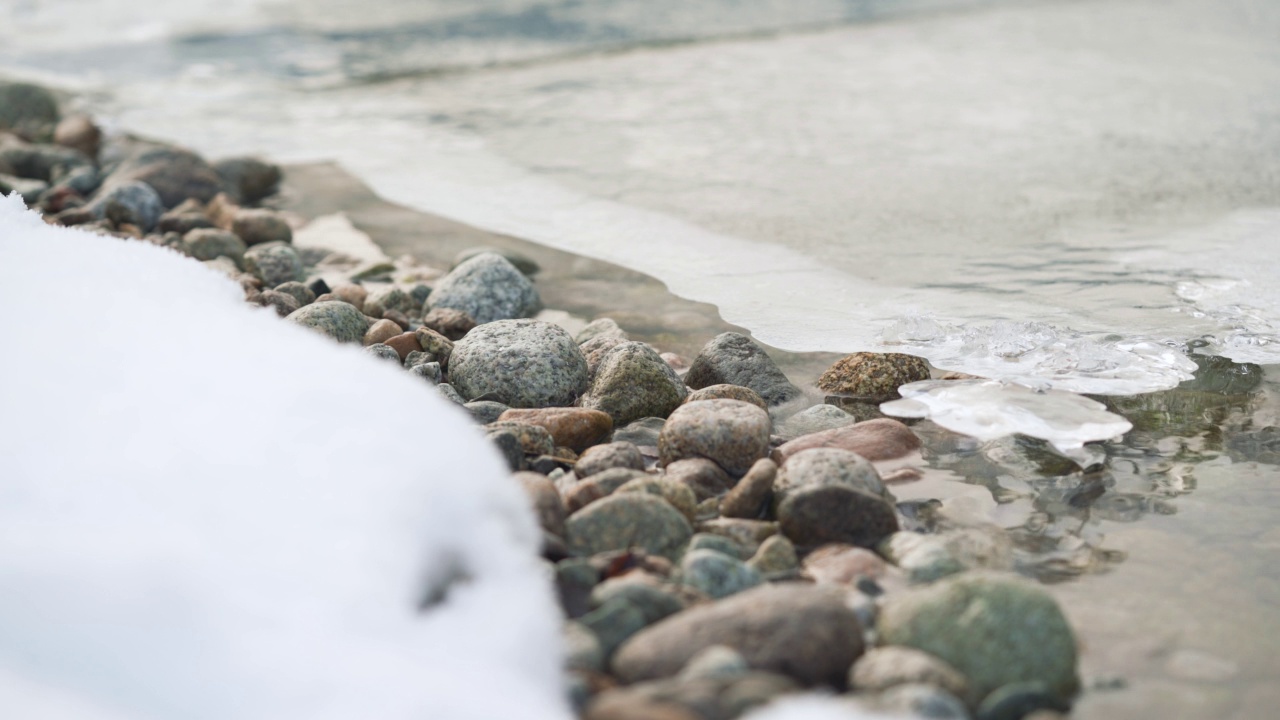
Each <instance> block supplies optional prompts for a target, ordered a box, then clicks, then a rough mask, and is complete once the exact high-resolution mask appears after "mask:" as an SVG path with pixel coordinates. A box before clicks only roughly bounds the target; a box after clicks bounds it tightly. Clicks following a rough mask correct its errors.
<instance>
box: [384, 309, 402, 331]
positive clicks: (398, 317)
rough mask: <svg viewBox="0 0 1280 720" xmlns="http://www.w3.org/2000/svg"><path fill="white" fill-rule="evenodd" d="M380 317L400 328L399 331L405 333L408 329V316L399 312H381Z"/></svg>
mask: <svg viewBox="0 0 1280 720" xmlns="http://www.w3.org/2000/svg"><path fill="white" fill-rule="evenodd" d="M382 317H383V319H384V320H390V321H391V322H393V323H395V324H396V325H398V326H400V329H401V330H405V331H407V330H408V329H409V316H407V315H405V314H404V313H402V312H400V311H399V310H383V311H382Z"/></svg>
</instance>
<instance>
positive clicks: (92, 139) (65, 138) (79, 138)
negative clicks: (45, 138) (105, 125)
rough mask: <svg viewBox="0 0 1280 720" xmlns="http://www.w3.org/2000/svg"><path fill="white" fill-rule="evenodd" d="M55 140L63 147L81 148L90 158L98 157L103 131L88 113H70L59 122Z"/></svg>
mask: <svg viewBox="0 0 1280 720" xmlns="http://www.w3.org/2000/svg"><path fill="white" fill-rule="evenodd" d="M53 141H54V142H55V143H57V144H59V145H61V146H63V147H69V148H71V149H73V150H79V151H80V152H82V153H84V154H85V155H87V156H89V157H90V158H96V157H98V147H99V146H100V145H101V143H102V131H101V130H99V129H98V126H97V125H94V124H93V120H91V119H90V118H89V116H87V115H70V116H68V117H65V118H63V119H62V121H61V122H59V123H58V127H57V128H56V129H54V131H53Z"/></svg>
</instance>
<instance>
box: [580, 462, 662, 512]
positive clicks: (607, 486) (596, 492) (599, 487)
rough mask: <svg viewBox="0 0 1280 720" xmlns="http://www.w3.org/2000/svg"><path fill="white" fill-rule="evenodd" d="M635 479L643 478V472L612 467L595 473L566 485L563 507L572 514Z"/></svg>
mask: <svg viewBox="0 0 1280 720" xmlns="http://www.w3.org/2000/svg"><path fill="white" fill-rule="evenodd" d="M636 479H645V475H644V473H641V472H638V471H636V470H627V469H625V468H613V469H611V470H605V471H604V472H602V473H597V474H595V475H593V476H591V477H589V478H587V479H586V480H581V481H579V482H577V483H575V484H573V485H570V486H568V488H567V489H566V490H565V491H564V504H565V507H566V508H567V509H568V511H569V514H570V515H572V514H573V513H576V512H578V511H579V510H581V509H582V508H584V507H586V506H587V505H590V504H591V503H593V502H595V501H596V500H599V499H600V498H603V497H606V496H608V495H610V494H612V493H613V492H614V491H615V490H618V489H619V488H621V487H622V486H624V485H626V484H627V483H629V482H631V481H633V480H636Z"/></svg>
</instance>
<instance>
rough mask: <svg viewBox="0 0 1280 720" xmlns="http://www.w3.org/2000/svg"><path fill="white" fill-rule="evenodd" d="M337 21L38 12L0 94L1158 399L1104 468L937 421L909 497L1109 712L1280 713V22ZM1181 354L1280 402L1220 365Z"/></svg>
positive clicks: (840, 326)
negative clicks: (39, 97)
mask: <svg viewBox="0 0 1280 720" xmlns="http://www.w3.org/2000/svg"><path fill="white" fill-rule="evenodd" d="M347 5H348V4H347V3H340V2H337V0H310V1H309V2H302V1H301V0H293V1H284V0H281V1H277V2H272V1H270V0H261V1H258V0H232V1H230V2H219V3H216V4H215V3H209V4H202V3H197V2H191V3H171V4H169V5H166V6H163V7H155V8H143V9H140V8H138V7H137V4H136V3H131V2H125V0H118V1H116V2H99V3H94V4H93V5H92V6H91V7H88V8H81V7H79V6H78V4H77V3H75V2H72V0H56V1H53V2H49V1H47V0H45V1H42V0H19V2H17V3H16V4H14V5H12V6H11V9H10V10H8V12H9V13H10V16H9V20H10V22H8V23H0V70H5V71H8V72H14V73H18V74H23V75H26V76H29V77H35V78H38V79H48V80H54V81H57V82H60V83H63V84H65V85H67V86H68V87H70V88H73V89H75V90H77V91H79V92H80V93H81V98H82V100H81V102H83V103H85V104H86V106H87V107H90V108H92V109H93V110H95V111H96V112H99V113H104V114H105V115H106V116H107V117H108V118H109V119H110V120H111V121H112V122H113V123H114V124H115V126H116V127H121V128H128V129H130V130H134V131H138V132H142V133H147V134H153V135H158V136H161V137H165V138H169V139H173V140H176V141H179V142H183V143H186V144H189V145H191V146H193V147H195V148H196V149H198V150H200V151H202V152H205V153H207V154H211V155H220V154H230V153H239V152H262V153H264V154H268V155H270V156H272V157H274V158H278V159H283V160H293V161H307V160H319V159H331V160H336V161H338V162H340V163H341V164H342V165H343V166H344V167H345V168H347V169H349V170H351V171H352V172H354V173H355V174H356V175H358V176H359V177H360V178H361V179H362V180H364V181H365V182H366V183H368V184H369V185H370V186H371V187H372V188H373V189H374V190H375V191H376V192H377V193H378V194H379V195H380V196H382V197H383V198H386V199H389V200H392V201H395V202H398V203H401V204H403V205H405V206H408V207H410V208H414V209H417V210H421V211H427V212H431V213H435V214H437V215H441V216H445V217H448V218H453V219H456V220H460V221H463V222H465V223H469V224H471V225H474V226H477V227H480V228H485V229H488V230H492V231H497V232H500V233H506V234H508V235H511V236H514V237H518V238H525V239H529V240H533V241H537V242H539V243H543V244H545V245H547V246H550V247H553V248H558V249H560V250H564V251H568V252H571V253H577V254H580V255H585V256H589V257H592V258H598V259H601V260H605V261H609V262H612V263H616V264H618V265H621V266H624V267H626V268H629V269H631V270H634V271H640V272H643V273H648V274H649V275H652V276H653V277H655V278H657V279H658V280H660V281H661V282H662V283H665V284H666V286H667V287H668V288H670V289H671V291H673V292H674V293H676V294H677V295H680V296H683V297H685V298H691V299H693V300H697V301H701V302H704V303H711V304H713V305H714V306H715V307H717V308H718V309H719V312H720V315H722V316H723V319H724V320H725V321H728V322H729V323H733V324H736V325H739V326H742V327H745V328H747V329H749V330H750V331H751V332H752V333H753V334H754V335H755V336H756V337H757V338H760V339H761V340H763V341H765V342H768V343H770V344H771V345H773V346H776V347H779V348H782V349H784V350H791V351H819V350H820V351H831V352H847V351H853V350H861V349H896V350H901V351H904V352H910V353H913V354H918V355H922V356H925V357H928V358H929V359H930V360H931V361H932V362H933V364H934V365H935V366H936V367H938V368H941V369H951V370H961V371H966V372H971V373H974V374H979V375H983V376H986V377H993V378H1000V379H1004V380H1010V381H1015V382H1018V383H1022V384H1025V385H1028V386H1031V387H1034V388H1040V389H1048V388H1054V389H1058V390H1065V391H1072V392H1083V393H1090V394H1093V395H1112V396H1125V395H1132V394H1134V393H1147V394H1144V395H1138V396H1136V397H1112V398H1109V399H1106V402H1107V403H1108V405H1109V406H1110V407H1109V409H1110V410H1111V411H1113V412H1115V413H1118V414H1120V415H1122V416H1124V417H1125V418H1126V419H1127V420H1129V421H1130V422H1132V423H1133V424H1134V425H1135V428H1134V430H1132V431H1131V432H1129V433H1128V434H1126V435H1125V436H1124V438H1123V439H1120V440H1111V441H1106V442H1102V443H1091V444H1089V445H1086V446H1085V449H1086V450H1087V451H1088V452H1089V453H1091V454H1092V455H1091V457H1092V458H1093V460H1095V461H1096V464H1097V467H1096V468H1091V467H1087V466H1088V465H1089V464H1090V461H1089V460H1087V459H1086V460H1081V458H1080V457H1076V460H1077V461H1081V462H1082V463H1083V464H1084V465H1085V466H1086V469H1087V470H1089V471H1088V472H1085V471H1083V470H1081V467H1080V465H1079V464H1076V463H1074V462H1072V461H1071V460H1068V459H1066V458H1064V457H1063V456H1062V455H1061V454H1060V453H1056V452H1053V451H1052V450H1051V449H1050V447H1049V446H1047V445H1045V444H1044V443H1040V442H1038V441H1032V440H1028V439H1026V438H1025V437H1021V436H1019V437H1017V438H1005V439H1000V440H992V441H989V442H986V443H978V442H976V441H972V440H965V439H963V438H961V437H960V436H956V435H953V434H951V433H949V432H947V431H945V430H942V429H941V428H938V427H936V426H934V425H933V424H932V423H930V422H927V421H926V422H923V423H921V424H920V425H918V426H917V427H918V428H920V429H921V430H922V432H923V433H924V434H925V435H926V437H927V438H928V439H929V443H928V447H929V452H928V453H927V455H926V460H927V461H928V463H929V470H928V471H927V473H926V478H925V480H924V481H922V482H921V483H917V484H915V485H914V486H907V487H906V488H904V492H906V494H907V495H909V496H911V497H926V496H927V497H937V498H939V499H941V500H943V506H944V507H947V508H949V509H950V510H951V511H952V512H953V513H956V514H960V515H964V516H965V517H967V518H968V519H969V520H971V521H976V520H983V521H995V522H997V523H998V524H1000V525H1002V526H1003V527H1006V528H1008V529H1009V530H1010V533H1011V535H1012V537H1014V539H1015V541H1016V542H1017V544H1018V547H1019V550H1020V556H1019V557H1020V562H1021V566H1022V567H1021V569H1022V570H1023V571H1024V572H1027V573H1029V574H1032V575H1035V576H1037V577H1040V578H1041V579H1043V580H1045V581H1046V582H1051V583H1054V584H1053V588H1054V592H1055V593H1057V594H1058V595H1059V597H1060V598H1061V599H1063V601H1064V603H1065V605H1066V607H1067V610H1068V613H1069V614H1070V615H1071V616H1072V619H1073V621H1074V622H1075V624H1076V626H1077V628H1079V630H1080V632H1081V635H1082V637H1083V639H1084V642H1085V652H1084V655H1083V667H1084V671H1085V674H1086V679H1087V680H1088V681H1090V682H1102V683H1103V684H1104V685H1105V684H1106V682H1107V678H1111V677H1116V676H1119V677H1122V678H1124V680H1125V683H1126V684H1127V687H1126V688H1124V689H1118V690H1105V691H1104V690H1095V691H1091V692H1089V693H1088V694H1087V695H1086V696H1085V699H1084V700H1083V701H1082V703H1081V707H1080V709H1079V713H1080V714H1081V715H1082V716H1087V717H1099V718H1102V717H1147V716H1152V715H1160V714H1165V715H1170V716H1179V717H1233V716H1234V717H1241V718H1244V717H1257V716H1259V715H1263V714H1266V713H1262V712H1260V710H1259V709H1260V708H1269V707H1273V706H1274V704H1275V702H1276V700H1277V698H1276V697H1275V692H1274V691H1273V690H1269V689H1267V682H1268V681H1273V680H1276V679H1280V667H1278V666H1277V665H1276V663H1275V660H1273V659H1271V658H1272V653H1271V650H1272V647H1273V646H1274V642H1273V641H1271V640H1270V637H1271V636H1272V634H1273V631H1274V630H1275V629H1277V628H1276V624H1277V622H1280V597H1277V585H1278V583H1280V580H1278V578H1277V575H1276V574H1275V572H1274V571H1273V570H1271V569H1270V568H1269V565H1268V563H1266V562H1265V561H1264V560H1265V558H1267V557H1269V556H1270V555H1271V554H1274V550H1275V547H1274V546H1275V545H1276V544H1277V542H1280V540H1277V538H1276V537H1275V533H1274V532H1273V531H1271V530H1270V525H1271V524H1272V522H1273V520H1272V519H1273V518H1274V517H1276V514H1277V511H1280V497H1278V496H1277V491H1276V490H1275V489H1274V488H1275V487H1277V481H1280V470H1278V469H1277V465H1278V464H1280V448H1278V447H1277V440H1276V432H1277V431H1276V430H1275V429H1274V428H1275V427H1276V426H1277V425H1280V417H1278V415H1280V413H1278V411H1277V407H1278V403H1280V401H1278V400H1277V397H1278V396H1280V389H1278V386H1277V383H1278V382H1280V380H1278V379H1277V376H1278V375H1280V370H1277V368H1278V367H1280V365H1277V363H1280V283H1277V282H1276V279H1277V278H1280V172H1278V171H1277V168H1280V43H1277V42H1275V39H1276V38H1278V37H1280V5H1277V4H1276V3H1272V2H1267V1H1266V0H1228V1H1226V2H1209V1H1208V0H1162V1H1159V2H1157V1H1155V0H1114V1H1109V2H1102V1H1097V0H1095V1H1085V2H943V1H941V0H939V1H937V2H889V1H885V2H870V1H865V2H855V1H853V0H845V1H837V0H801V1H798V2H788V3H780V2H772V1H771V0H759V1H756V2H731V1H730V0H716V1H713V2H707V3H695V4H690V3H683V2H675V1H674V0H672V1H671V2H666V1H665V0H664V1H662V2H651V3H645V4H644V6H643V9H637V7H638V6H637V5H636V4H635V3H627V2H621V1H620V0H618V1H608V0H600V1H597V2H588V3H575V2H548V3H537V2H532V1H530V0H486V1H485V2H472V1H464V0H436V1H434V2H408V1H407V0H394V1H393V0H382V1H380V2H376V3H369V4H365V5H362V6H360V7H359V8H358V9H356V10H352V9H350V8H348V7H347ZM73 6H74V7H75V8H76V12H74V13H71V14H68V13H67V12H66V10H67V9H68V8H72V7H73ZM405 222H408V221H407V220H406V221H405ZM399 237H400V240H397V242H399V243H400V247H402V248H410V247H411V246H412V243H413V241H412V238H411V237H409V235H408V231H403V230H402V231H400V235H399ZM459 237H469V236H466V235H465V234H463V235H459ZM400 251H404V250H400ZM563 262H564V267H565V268H571V266H572V261H570V260H564V261H563ZM605 267H606V266H604V265H600V264H594V265H592V264H587V265H583V266H582V268H581V269H583V273H579V274H577V275H575V274H574V272H572V271H571V270H566V271H565V272H564V273H563V275H562V276H563V277H565V278H568V279H571V280H572V281H573V282H574V283H575V284H573V285H572V287H573V288H574V293H576V294H577V296H576V297H574V293H562V295H561V297H560V300H559V302H560V303H561V304H562V305H565V306H566V309H570V310H572V311H574V312H578V313H580V314H585V315H590V314H593V313H594V312H610V313H613V312H614V311H615V310H618V309H623V308H624V306H626V305H627V304H628V300H635V299H638V298H645V299H649V300H655V301H656V299H657V298H659V297H660V295H661V294H660V292H659V291H657V290H655V289H654V288H653V287H650V286H649V285H646V284H644V283H643V282H637V283H634V284H627V283H618V284H615V285H613V286H610V283H609V282H608V281H607V280H604V281H602V280H601V279H595V280H593V279H592V278H591V277H589V276H590V275H591V273H592V272H595V273H600V274H602V276H601V277H602V278H603V277H604V275H603V273H605V272H606V271H605V270H604V269H603V268H605ZM623 287H626V288H630V289H628V290H625V291H624V290H622V289H621V288H623ZM611 294H612V295H611ZM663 302H666V301H663ZM569 305H572V306H573V307H568V306H569ZM701 307H705V306H701ZM652 312H653V313H656V314H658V315H659V316H661V319H660V320H659V321H655V322H653V323H652V325H653V326H652V327H651V328H648V329H646V330H643V331H641V332H640V335H642V336H644V338H645V339H650V340H651V341H654V342H658V343H659V344H663V345H665V346H667V347H673V349H677V350H679V351H682V352H686V353H687V352H690V351H691V349H692V348H691V347H683V346H680V344H681V343H685V344H690V343H686V342H685V341H686V340H687V339H688V338H689V337H700V336H701V335H703V334H706V333H709V332H711V331H712V330H713V329H716V328H718V327H719V326H720V324H721V323H720V321H719V320H718V319H713V320H711V321H708V320H706V317H705V314H704V313H702V311H701V310H697V311H691V310H689V308H687V307H685V306H682V305H680V304H679V303H672V304H670V305H669V306H667V305H664V306H663V307H661V308H655V309H653V310H652ZM642 319H643V313H640V314H637V315H636V316H635V317H633V318H632V320H633V321H634V324H635V326H636V327H637V328H639V326H641V325H644V324H645V322H647V321H642ZM624 324H626V323H624ZM1188 342H1190V343H1192V344H1193V345H1194V346H1196V347H1197V349H1198V352H1200V353H1202V354H1203V355H1205V356H1210V355H1218V356H1225V357H1229V358H1232V359H1234V360H1236V361H1239V362H1251V363H1260V364H1262V365H1267V366H1269V367H1268V368H1267V370H1266V373H1267V377H1266V380H1265V382H1263V381H1260V380H1258V377H1257V376H1258V375H1259V374H1260V373H1261V372H1262V371H1261V370H1260V369H1258V370H1256V372H1255V371H1254V370H1251V369H1245V370H1241V369H1240V368H1239V367H1232V366H1223V367H1217V368H1212V367H1208V365H1207V363H1208V362H1209V361H1206V360H1203V359H1201V360H1200V361H1199V364H1200V365H1202V366H1205V367H1198V366H1197V363H1196V362H1193V361H1192V360H1189V359H1188V358H1187V357H1186V356H1185V355H1184V352H1185V350H1186V345H1187V343H1188ZM803 357H804V356H802V355H796V356H788V358H790V359H789V360H788V362H790V363H791V364H790V365H788V367H789V368H795V369H796V371H797V372H800V373H801V374H802V375H803V377H797V378H796V379H797V380H800V381H809V380H812V377H810V375H811V373H810V365H812V363H811V362H808V361H805V360H796V359H795V358H803ZM801 368H804V369H803V371H801V370H800V369H801ZM1193 376H1195V377H1196V379H1195V380H1191V378H1192V377H1193ZM1180 383H1183V385H1182V386H1181V387H1180V388H1179V389H1177V390H1169V389H1170V388H1174V387H1175V386H1178V385H1179V384H1180ZM1259 383H1260V384H1259ZM1162 391H1163V392H1162ZM1049 416H1050V420H1058V421H1062V420H1063V419H1064V417H1065V415H1061V414H1059V415H1055V414H1054V413H1053V412H1050V413H1049ZM1002 419H1007V417H1006V418H1002ZM1267 428H1271V429H1270V430H1268V429H1267ZM1075 429H1076V430H1078V429H1079V428H1075ZM1066 434H1067V435H1071V433H1070V432H1067V433H1066ZM912 487H913V489H910V490H908V489H907V488H912ZM895 491H896V490H895ZM1081 577H1083V580H1080V581H1078V582H1077V581H1073V582H1065V581H1066V580H1075V579H1077V578H1081ZM1232 713H1235V715H1232Z"/></svg>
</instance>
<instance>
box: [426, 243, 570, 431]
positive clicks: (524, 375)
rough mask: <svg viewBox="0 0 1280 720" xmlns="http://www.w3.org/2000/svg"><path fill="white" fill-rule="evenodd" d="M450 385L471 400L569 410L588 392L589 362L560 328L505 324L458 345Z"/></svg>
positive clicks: (471, 335)
mask: <svg viewBox="0 0 1280 720" xmlns="http://www.w3.org/2000/svg"><path fill="white" fill-rule="evenodd" d="M482 257H483V256H482ZM477 259H480V258H477ZM468 262H474V260H473V261H468ZM503 262H505V261H503ZM463 267H466V264H465V263H464V265H463ZM449 380H450V382H452V383H453V386H454V387H455V388H457V389H458V392H459V393H461V394H462V396H463V397H465V398H468V399H471V400H475V399H478V398H481V397H483V398H484V399H490V400H497V401H499V402H502V403H505V404H507V405H509V406H511V407H517V408H538V407H553V406H568V405H572V404H573V403H574V401H575V400H577V399H578V398H579V397H580V396H581V395H582V393H583V392H585V391H586V389H587V361H586V359H585V358H583V357H582V353H581V352H579V350H578V346H577V344H576V343H574V342H573V338H571V337H569V333H567V332H565V331H564V329H562V328H560V327H559V326H557V325H552V324H551V323H545V322H540V321H537V320H499V321H497V322H491V323H488V324H486V325H480V326H478V327H476V329H475V330H472V331H471V332H470V333H468V334H467V336H466V337H465V338H463V339H461V340H459V341H458V342H457V343H456V344H455V345H454V347H453V353H452V354H451V355H450V356H449Z"/></svg>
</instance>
